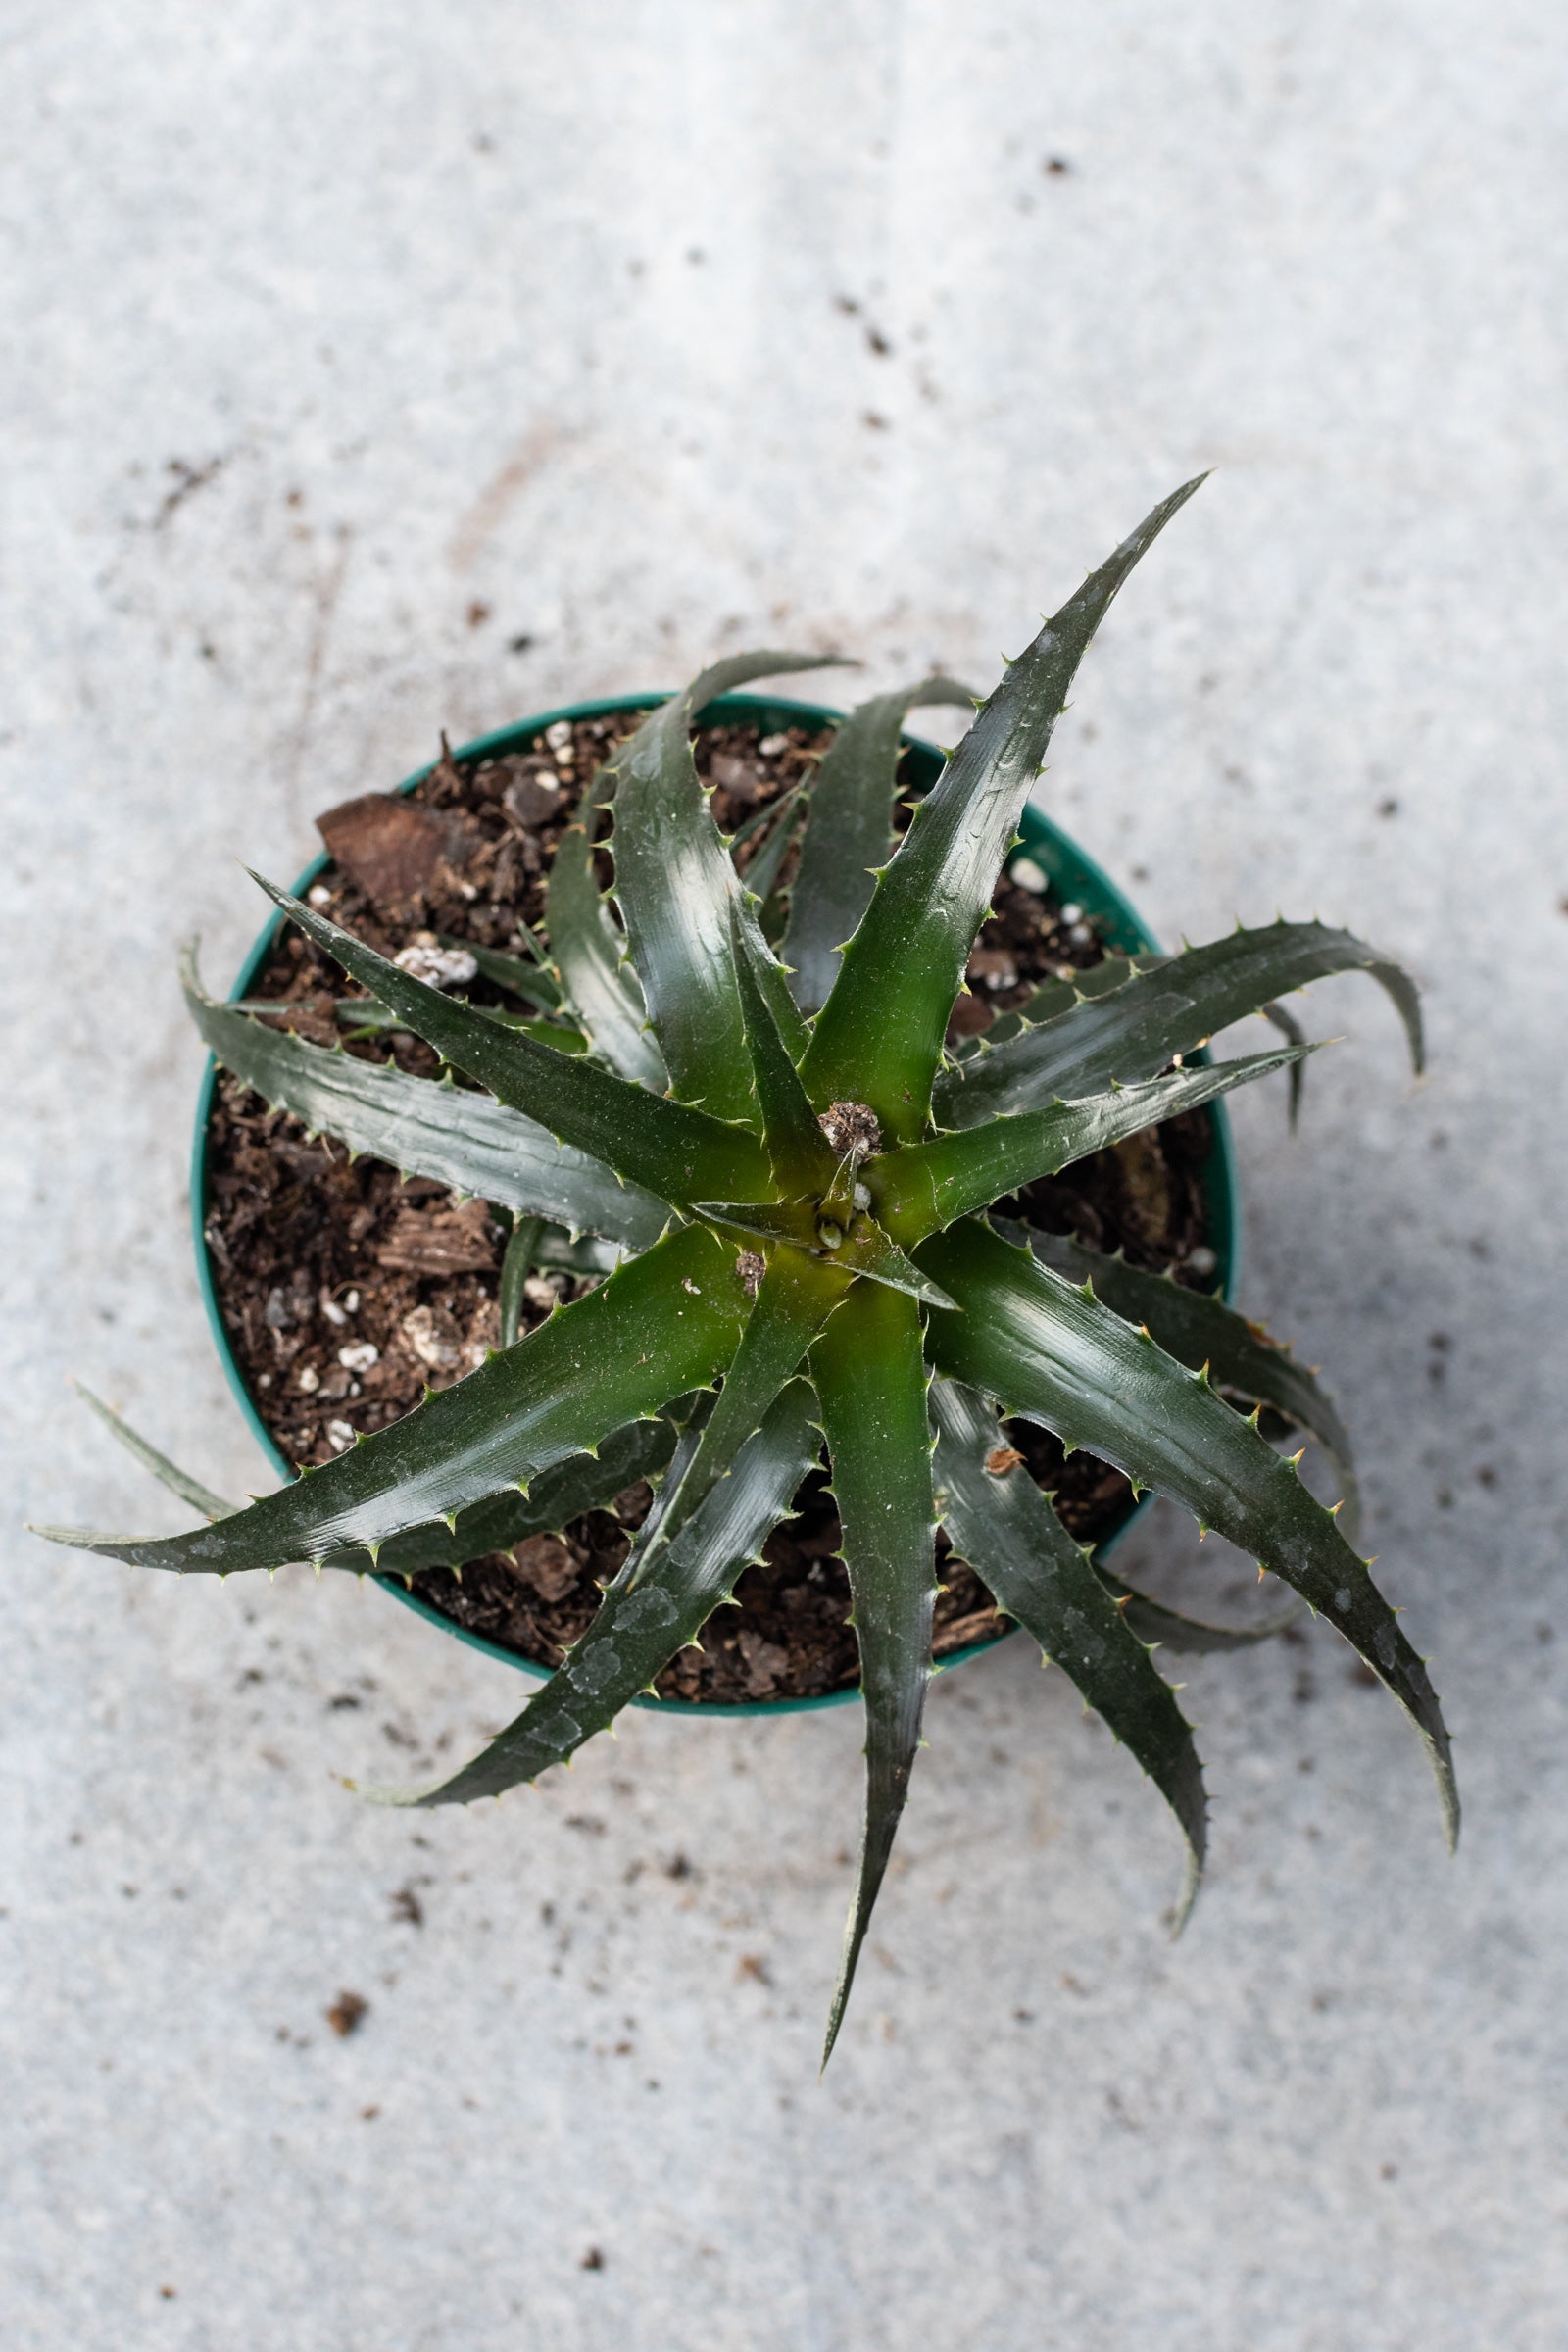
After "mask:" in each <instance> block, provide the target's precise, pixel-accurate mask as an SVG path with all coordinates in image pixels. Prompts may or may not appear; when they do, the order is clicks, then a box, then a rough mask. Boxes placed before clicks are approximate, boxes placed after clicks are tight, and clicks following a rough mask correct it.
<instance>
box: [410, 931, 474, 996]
mask: <svg viewBox="0 0 1568 2352" xmlns="http://www.w3.org/2000/svg"><path fill="white" fill-rule="evenodd" d="M392 960H393V962H394V963H395V964H396V965H397V967H398V970H399V971H400V972H407V973H408V974H409V977H410V978H411V979H413V980H423V981H424V982H425V983H426V985H427V986H428V987H430V988H462V987H463V986H464V984H465V983H466V981H469V980H472V979H473V978H474V977H475V975H476V974H477V972H478V969H479V966H478V964H477V962H476V961H475V959H474V958H473V956H470V955H469V954H468V951H467V949H466V948H438V947H437V946H436V944H435V942H434V940H430V941H429V942H428V943H427V942H426V941H424V940H421V939H416V940H411V941H410V943H409V945H408V946H407V947H406V948H400V949H399V950H398V953H397V954H396V955H395V956H393V958H392Z"/></svg>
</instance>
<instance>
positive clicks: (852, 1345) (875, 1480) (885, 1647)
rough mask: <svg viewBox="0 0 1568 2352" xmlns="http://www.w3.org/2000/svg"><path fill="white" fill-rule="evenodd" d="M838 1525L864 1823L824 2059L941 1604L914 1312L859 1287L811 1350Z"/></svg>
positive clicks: (911, 1306) (907, 1303)
mask: <svg viewBox="0 0 1568 2352" xmlns="http://www.w3.org/2000/svg"><path fill="white" fill-rule="evenodd" d="M811 1371H812V1377H813V1379H814V1381H815V1384H816V1393H817V1395H818V1397H820V1398H821V1402H822V1425H823V1429H824V1431H825V1433H826V1437H827V1444H828V1452H829V1454H830V1456H831V1458H832V1464H833V1492H834V1495H835V1496H836V1498H837V1501H838V1506H839V1519H840V1522H841V1524H842V1526H843V1530H844V1539H843V1547H844V1561H845V1565H846V1567H847V1568H848V1569H849V1573H850V1596H851V1599H852V1601H853V1603H854V1609H855V1615H854V1620H853V1622H854V1625H855V1638H856V1641H857V1642H858V1645H859V1651H860V1689H861V1692H862V1694H863V1696H864V1700H865V1766H866V1792H865V1819H864V1828H863V1831H862V1834H861V1838H860V1854H859V1862H858V1869H857V1872H856V1883H855V1895H854V1899H853V1901H852V1903H851V1906H850V1918H849V1926H848V1930H847V1933H846V1936H845V1940H844V1956H843V1959H842V1961H841V1963H840V1966H839V1977H838V1984H837V1985H836V1987H835V1989H834V1994H833V2007H832V2011H831V2013H830V2016H829V2019H828V2029H827V2040H826V2045H825V2047H824V2049H823V2052H822V2063H823V2065H824V2066H825V2065H826V2064H827V2061H828V2059H829V2057H830V2056H831V2055H832V2051H833V2044H834V2042H835V2041H836V2040H837V2038H838V2032H839V2027H840V2026H841V2024H842V2023H843V2020H844V2006H845V2003H846V2002H847V2001H848V1999H849V1997H850V1986H851V1985H852V1984H853V1983H854V1981H855V1968H856V1962H857V1961H858V1959H859V1956H860V1946H861V1945H862V1943H863V1942H864V1941H865V1931H866V1928H867V1927H868V1926H869V1924H870V1919H871V1911H872V1907H873V1905H874V1904H875V1902H876V1897H877V1890H878V1888H879V1887H881V1884H882V1879H883V1874H884V1872H885V1871H886V1869H887V1866H888V1857H889V1855H890V1854H891V1852H892V1850H893V1839H894V1836H895V1833H896V1832H897V1830H898V1826H899V1816H900V1815H901V1814H902V1812H903V1811H904V1800H905V1797H906V1795H907V1792H908V1786H909V1773H910V1769H911V1767H912V1765H913V1763H914V1751H915V1749H916V1747H917V1746H918V1745H919V1742H920V1714H921V1710H922V1708H923V1706H924V1703H925V1690H926V1684H927V1683H928V1681H929V1680H930V1676H931V1613H932V1609H933V1606H934V1604H935V1601H936V1591H937V1587H936V1574H935V1565H934V1562H935V1548H934V1536H935V1521H934V1517H933V1511H932V1499H931V1427H930V1422H929V1419H928V1417H927V1406H926V1385H927V1375H926V1368H925V1363H924V1360H923V1358H922V1355H921V1348H920V1310H919V1308H918V1306H917V1305H916V1304H915V1302H914V1300H913V1299H909V1298H907V1297H906V1296H905V1294H904V1293H903V1292H900V1291H890V1290H885V1289H883V1288H882V1287H881V1286H880V1285H878V1284H875V1283H868V1282H862V1283H857V1285H856V1287H855V1289H854V1290H853V1291H852V1292H851V1293H850V1295H849V1297H848V1298H847V1299H845V1301H844V1304H843V1305H842V1306H841V1307H840V1308H839V1310H838V1312H837V1313H836V1314H835V1315H834V1316H833V1318H832V1320H831V1321H830V1322H829V1324H828V1326H827V1329H826V1330H825V1331H824V1332H823V1334H822V1336H821V1338H820V1339H819V1340H818V1341H817V1343H816V1346H815V1347H814V1348H812V1350H811Z"/></svg>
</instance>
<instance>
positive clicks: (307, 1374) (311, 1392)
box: [296, 1364, 321, 1397]
mask: <svg viewBox="0 0 1568 2352" xmlns="http://www.w3.org/2000/svg"><path fill="white" fill-rule="evenodd" d="M296 1385H297V1386H298V1388H299V1391H300V1394H301V1396H302V1397H314V1396H315V1395H316V1392H317V1390H318V1389H319V1387H320V1385H321V1375H320V1374H319V1372H318V1370H317V1369H316V1366H315V1365H314V1364H301V1366H300V1368H299V1372H298V1374H297V1375H296Z"/></svg>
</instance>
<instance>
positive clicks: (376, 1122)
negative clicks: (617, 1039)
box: [181, 949, 669, 1250]
mask: <svg viewBox="0 0 1568 2352" xmlns="http://www.w3.org/2000/svg"><path fill="white" fill-rule="evenodd" d="M181 980H182V983H183V986H184V990H185V1002H186V1004H187V1005H189V1007H190V1013H191V1018H192V1020H193V1021H194V1022H195V1024H196V1026H197V1028H198V1029H199V1030H200V1032H201V1035H202V1037H203V1038H204V1039H205V1041H206V1043H207V1045H208V1047H209V1048H210V1050H211V1051H212V1053H213V1054H215V1055H216V1056H217V1058H218V1059H219V1060H220V1061H221V1063H222V1064H223V1067H224V1068H225V1069H227V1070H231V1071H232V1072H233V1074H234V1076H235V1077H236V1078H239V1079H242V1080H243V1082H244V1083H245V1085H247V1086H250V1087H254V1088H255V1089H256V1092H257V1093H258V1094H259V1095H261V1096H263V1097H264V1098H265V1100H266V1101H267V1102H269V1103H271V1104H272V1106H273V1108H274V1109H277V1110H287V1111H291V1112H292V1113H293V1115H294V1116H295V1117H296V1118H297V1119H301V1120H303V1121H304V1123H305V1125H306V1126H307V1127H308V1128H309V1129H310V1130H311V1132H312V1133H313V1134H318V1133H319V1134H323V1135H331V1136H336V1137H337V1138H338V1140H339V1141H340V1142H342V1143H344V1144H346V1145H347V1146H348V1148H349V1150H350V1151H351V1152H368V1154H369V1155H370V1157H371V1158H373V1159H384V1160H386V1161H387V1162H388V1163H389V1164H390V1165H391V1166H392V1167H394V1168H398V1169H400V1170H401V1171H402V1172H403V1173H404V1174H405V1175H407V1176H432V1177H434V1178H435V1179H436V1181H437V1182H438V1183H441V1184H449V1185H451V1187H452V1188H453V1190H454V1191H455V1192H459V1193H468V1194H471V1195H472V1196H473V1197H474V1198H475V1199H476V1200H480V1201H496V1202H497V1203H498V1204H499V1205H500V1206H501V1207H503V1208H510V1209H512V1210H514V1211H515V1212H516V1213H517V1214H519V1215H523V1216H528V1215H539V1216H546V1217H550V1218H552V1219H553V1220H554V1221H555V1222H556V1223H558V1224H561V1225H564V1226H566V1227H567V1228H568V1229H569V1230H570V1231H571V1232H573V1233H579V1232H584V1231H586V1232H589V1233H598V1234H603V1235H605V1236H606V1237H607V1238H608V1239H609V1240H611V1241H613V1242H620V1243H622V1244H624V1246H625V1247H626V1248H627V1249H629V1250H646V1249H647V1248H648V1247H649V1245H650V1244H651V1243H653V1242H656V1241H657V1240H658V1239H659V1236H660V1234H661V1233H662V1231H663V1229H664V1226H665V1225H666V1224H667V1223H668V1221H669V1211H668V1210H667V1208H666V1207H665V1205H664V1203H663V1201H660V1200H658V1199H656V1198H655V1196H654V1195H653V1194H652V1193H646V1192H644V1191H643V1190H642V1189H641V1188H640V1187H639V1186H637V1185H635V1184H626V1183H623V1182H622V1180H621V1179H620V1177H618V1176H617V1175H616V1174H615V1172H614V1170H613V1168H610V1167H607V1166H606V1164H605V1162H604V1161H603V1160H602V1159H598V1158H595V1157H594V1156H593V1154H592V1153H591V1152H580V1151H578V1150H576V1149H575V1148H574V1147H573V1146H572V1145H570V1144H563V1143H558V1142H557V1141H556V1138H555V1137H554V1136H553V1135H552V1134H551V1133H550V1131H549V1130H548V1128H546V1127H542V1126H540V1125H539V1124H538V1122H537V1121H536V1120H533V1119H530V1118H525V1117H523V1116H522V1114H521V1113H520V1112H518V1111H516V1110H509V1109H507V1108H506V1107H505V1105H504V1104H502V1103H496V1102H493V1101H492V1100H491V1098H490V1097H489V1096H488V1095H476V1094H473V1093H470V1092H469V1090H468V1089H467V1088H466V1087H456V1086H453V1085H451V1084H450V1083H448V1084H444V1085H438V1084H437V1083H436V1082H435V1081H434V1080H433V1079H429V1078H415V1077H411V1076H410V1074H409V1073H408V1071H406V1070H400V1069H398V1068H397V1067H396V1065H395V1064H394V1063H391V1062H375V1061H361V1060H359V1059H357V1058H356V1056H355V1055H354V1054H344V1053H341V1052H335V1051H330V1050H328V1049H326V1048H323V1047H321V1046H313V1045H310V1044H308V1043H307V1041H306V1040H305V1039H304V1038H303V1037H296V1036H295V1035H294V1033H293V1032H292V1030H288V1029H271V1028H269V1027H268V1026H267V1025H266V1024H265V1023H264V1022H262V1021H259V1020H253V1019H251V1018H250V1016H249V1015H248V1014H245V1013H241V1012H235V1011H234V1010H233V1008H232V1007H231V1006H230V1005H219V1004H216V1003H215V1002H214V1000H213V999H212V998H211V997H209V996H208V995H207V993H206V991H205V989H204V988H203V987H202V984H201V980H200V977H199V975H198V973H197V970H196V964H195V957H194V954H193V952H192V951H191V950H188V949H187V951H186V955H185V958H184V961H183V964H182V967H181ZM430 993H431V994H432V995H435V994H437V993H438V992H436V991H434V990H432V991H431V992H430ZM551 1058H552V1060H555V1059H559V1058H560V1057H559V1056H556V1055H552V1057H551Z"/></svg>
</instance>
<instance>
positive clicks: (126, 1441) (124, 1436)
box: [72, 1380, 240, 1519]
mask: <svg viewBox="0 0 1568 2352" xmlns="http://www.w3.org/2000/svg"><path fill="white" fill-rule="evenodd" d="M72 1385H73V1388H74V1389H75V1392H76V1395H77V1396H78V1397H80V1398H81V1400H82V1402H83V1404H85V1405H89V1406H90V1407H91V1409H92V1410H93V1411H94V1412H95V1413H96V1414H97V1416H98V1418H99V1420H100V1421H101V1422H102V1423H103V1425H104V1427H105V1428H106V1429H107V1430H108V1431H109V1433H110V1435H111V1436H112V1437H114V1438H116V1439H118V1440H119V1442H120V1444H121V1445H122V1446H124V1448H125V1451H126V1452H127V1453H129V1454H132V1455H134V1457H135V1459H136V1460H137V1461H138V1462H140V1464H141V1466H142V1468H143V1469H144V1470H150V1471H151V1472H152V1474H153V1476H154V1478H156V1479H157V1481H158V1483H159V1485H160V1486H164V1487H167V1488H168V1489H169V1491H170V1493H171V1495H178V1496H179V1499H180V1501H181V1502H188V1503H189V1504H190V1506H191V1509H192V1510H193V1511H200V1512H201V1513H202V1515H203V1517H204V1518H207V1519H228V1518H232V1516H233V1514H234V1512H235V1511H237V1510H238V1509H239V1507H240V1506H239V1504H238V1503H235V1502H229V1501H227V1500H225V1498H224V1497H223V1496H222V1495H215V1494H214V1493H213V1490H212V1488H211V1487H204V1486H203V1484H202V1482H201V1480H200V1479H199V1478H192V1477H191V1475H190V1473H189V1471H187V1470H181V1469H180V1467H179V1465H178V1463H177V1462H172V1461H171V1460H170V1458H169V1456H168V1454H167V1453H160V1452H159V1450H158V1448H157V1446H151V1445H149V1444H148V1442H147V1440H146V1439H145V1438H144V1437H140V1436H138V1434H137V1432H136V1431H135V1430H133V1429H132V1428H131V1426H130V1423H129V1422H128V1421H123V1420H122V1418H121V1416H120V1415H119V1413H117V1412H116V1411H115V1409H114V1407H113V1405H109V1404H105V1403H104V1401H103V1398H102V1397H95V1396H94V1395H93V1393H92V1391H91V1389H89V1388H88V1387H87V1386H86V1385H85V1383H84V1382H82V1381H79V1380H78V1381H74V1382H73V1384H72Z"/></svg>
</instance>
